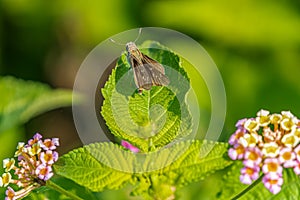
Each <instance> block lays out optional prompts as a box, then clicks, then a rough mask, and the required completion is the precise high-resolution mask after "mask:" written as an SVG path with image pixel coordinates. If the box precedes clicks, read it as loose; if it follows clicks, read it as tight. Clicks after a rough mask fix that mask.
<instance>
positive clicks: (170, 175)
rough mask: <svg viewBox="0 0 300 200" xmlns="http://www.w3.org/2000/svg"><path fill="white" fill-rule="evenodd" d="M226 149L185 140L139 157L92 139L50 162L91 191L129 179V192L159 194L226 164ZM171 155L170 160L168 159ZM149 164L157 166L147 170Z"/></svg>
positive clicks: (225, 145)
mask: <svg viewBox="0 0 300 200" xmlns="http://www.w3.org/2000/svg"><path fill="white" fill-rule="evenodd" d="M226 149H227V144H224V143H217V142H206V141H204V142H200V141H186V142H179V143H177V144H174V145H172V146H170V147H168V148H165V149H163V150H161V151H158V152H157V155H152V154H146V155H145V158H144V159H143V160H141V159H140V157H139V154H133V153H132V152H129V151H124V150H123V149H122V148H121V147H120V146H119V145H118V144H113V143H95V144H90V145H87V146H84V147H83V148H79V149H75V150H73V151H71V152H69V153H68V154H65V155H64V156H62V157H61V158H60V159H59V161H58V162H57V163H56V164H55V165H54V166H55V172H56V173H57V174H58V175H61V176H64V177H66V178H69V179H71V180H73V181H74V182H76V183H78V184H80V185H82V186H85V187H87V188H88V189H90V190H92V191H95V192H99V191H102V190H104V189H118V188H120V187H124V186H125V185H126V184H127V183H132V184H136V188H135V189H134V190H133V192H132V194H133V195H142V196H144V197H147V196H148V197H149V198H150V197H153V196H157V197H158V196H159V197H162V196H170V195H172V194H173V192H174V191H173V190H175V189H176V188H180V187H182V186H183V185H186V184H188V183H191V182H194V181H198V180H200V179H203V178H205V177H206V176H208V175H209V174H211V173H213V172H214V171H216V170H219V169H223V168H224V167H226V166H228V165H229V164H230V163H231V161H228V160H227V159H226V158H224V154H225V153H226ZM173 158H175V160H174V162H169V161H170V160H171V161H173ZM168 162H169V163H168ZM166 163H168V165H167V166H166V167H164V165H165V164H166ZM153 165H154V166H161V168H159V169H157V170H155V171H149V169H153V168H152V167H151V166H153ZM112 167H114V168H112ZM119 169H123V171H121V170H119ZM130 170H131V171H132V172H130ZM133 170H138V171H140V173H135V172H134V171H133ZM143 171H144V172H143ZM147 171H148V172H147ZM161 188H166V189H165V190H162V189H161Z"/></svg>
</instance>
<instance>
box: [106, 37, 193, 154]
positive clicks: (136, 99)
mask: <svg viewBox="0 0 300 200" xmlns="http://www.w3.org/2000/svg"><path fill="white" fill-rule="evenodd" d="M146 46H147V47H148V48H145V47H146ZM143 47H144V49H143ZM141 51H143V52H144V53H145V54H147V55H148V56H150V57H151V58H153V59H155V60H157V61H158V62H160V63H161V64H163V65H164V66H165V72H166V75H167V76H168V77H169V79H170V84H169V85H168V87H161V86H154V87H152V89H151V90H148V91H147V90H144V91H143V93H142V95H140V94H138V93H137V90H136V86H135V85H133V74H132V70H131V69H130V65H129V64H128V62H127V59H126V55H125V54H123V55H122V56H121V57H120V59H119V61H118V62H117V66H116V68H115V69H114V70H113V71H112V74H111V76H110V77H109V80H108V81H107V82H106V84H105V87H104V88H103V89H102V94H103V97H104V99H105V100H104V102H103V106H102V110H101V114H102V116H103V118H104V119H105V121H106V124H107V126H108V127H109V129H110V130H111V133H112V134H114V135H115V136H117V137H119V138H122V139H124V140H127V141H129V142H130V143H132V144H134V145H135V146H137V147H138V148H139V149H141V150H142V151H143V152H147V151H149V150H151V149H155V148H160V147H163V146H165V145H166V144H168V143H169V142H171V141H172V140H174V139H175V138H177V137H183V136H185V135H188V134H189V133H190V132H191V126H192V123H191V121H192V120H191V115H190V112H189V110H188V107H187V105H186V102H185V96H186V93H187V92H188V90H189V87H190V86H189V79H188V77H187V74H186V72H185V71H184V69H183V67H182V66H181V62H180V57H179V56H178V55H176V54H174V53H173V52H172V51H170V50H169V49H167V48H166V47H163V46H162V45H160V44H158V43H157V42H145V43H144V45H142V48H141Z"/></svg>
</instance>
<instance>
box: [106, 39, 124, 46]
mask: <svg viewBox="0 0 300 200" xmlns="http://www.w3.org/2000/svg"><path fill="white" fill-rule="evenodd" d="M109 40H110V41H111V42H112V43H114V44H117V45H122V46H124V45H125V44H124V43H120V42H116V41H115V40H113V39H111V38H109Z"/></svg>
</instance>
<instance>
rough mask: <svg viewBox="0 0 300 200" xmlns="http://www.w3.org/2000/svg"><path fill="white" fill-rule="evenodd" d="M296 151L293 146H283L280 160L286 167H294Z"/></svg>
mask: <svg viewBox="0 0 300 200" xmlns="http://www.w3.org/2000/svg"><path fill="white" fill-rule="evenodd" d="M295 158H296V155H295V153H294V152H293V150H292V149H291V148H283V149H281V150H280V153H279V161H280V163H282V164H283V166H284V167H285V168H289V167H294V163H295V162H294V160H295Z"/></svg>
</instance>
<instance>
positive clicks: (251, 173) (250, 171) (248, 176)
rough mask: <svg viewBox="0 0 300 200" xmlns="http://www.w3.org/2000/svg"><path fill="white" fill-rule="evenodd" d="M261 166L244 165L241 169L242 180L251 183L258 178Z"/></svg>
mask: <svg viewBox="0 0 300 200" xmlns="http://www.w3.org/2000/svg"><path fill="white" fill-rule="evenodd" d="M259 171H260V168H259V167H258V166H254V167H243V168H242V169H241V175H240V181H241V182H242V183H244V184H251V183H252V182H253V181H255V180H256V179H258V177H259Z"/></svg>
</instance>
